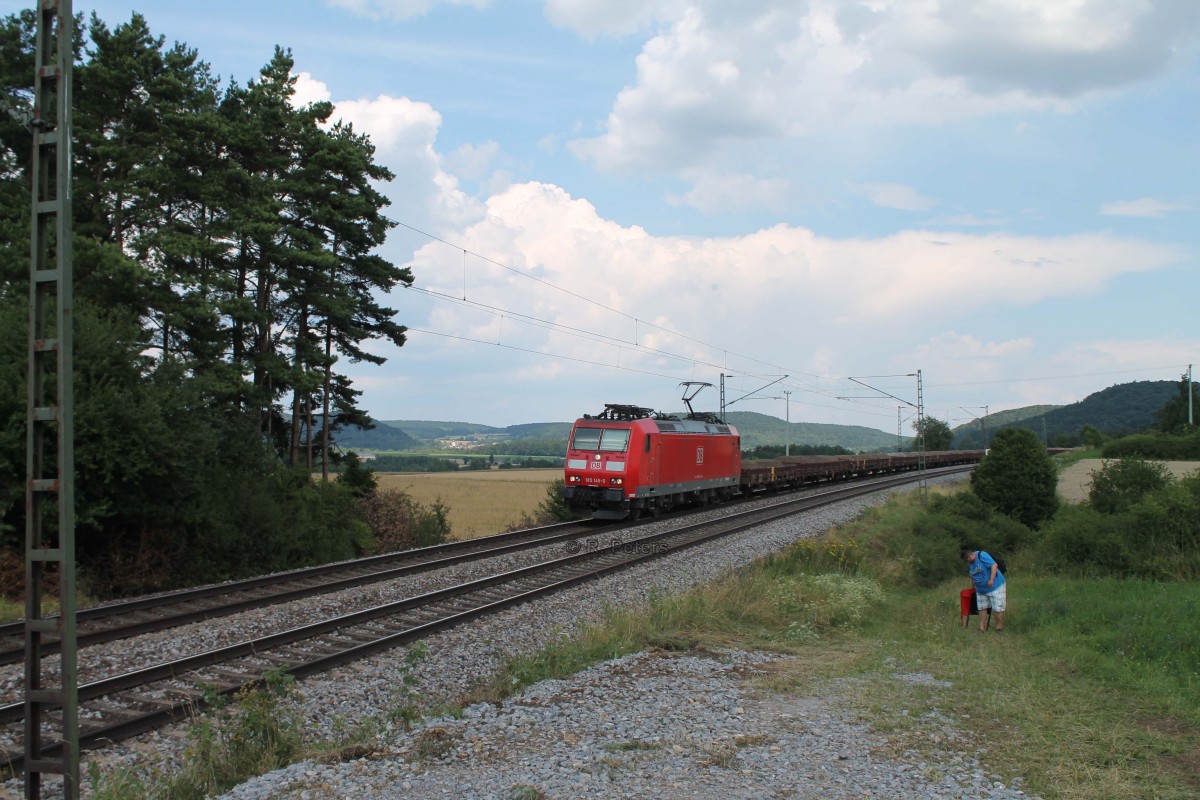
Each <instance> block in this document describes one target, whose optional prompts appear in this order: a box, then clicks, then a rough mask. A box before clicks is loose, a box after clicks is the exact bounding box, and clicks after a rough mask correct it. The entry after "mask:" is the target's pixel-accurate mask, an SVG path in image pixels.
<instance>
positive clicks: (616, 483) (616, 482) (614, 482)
mask: <svg viewBox="0 0 1200 800" xmlns="http://www.w3.org/2000/svg"><path fill="white" fill-rule="evenodd" d="M608 482H609V483H611V484H612V485H613V486H620V485H622V484H623V483H625V479H624V478H609V479H608Z"/></svg>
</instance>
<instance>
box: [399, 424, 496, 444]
mask: <svg viewBox="0 0 1200 800" xmlns="http://www.w3.org/2000/svg"><path fill="white" fill-rule="evenodd" d="M384 424H385V425H390V426H391V427H393V428H399V429H400V430H402V431H404V432H405V433H407V434H408V435H409V436H412V437H413V438H415V439H425V440H426V441H433V440H435V439H444V438H446V437H448V436H470V435H471V434H476V433H504V428H493V427H492V426H490V425H478V424H475V423H472V422H432V421H429V420H419V419H393V420H388V421H387V422H385V423H384Z"/></svg>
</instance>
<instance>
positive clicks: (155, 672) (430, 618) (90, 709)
mask: <svg viewBox="0 0 1200 800" xmlns="http://www.w3.org/2000/svg"><path fill="white" fill-rule="evenodd" d="M970 469H971V467H959V468H949V469H947V470H939V471H937V472H936V473H934V472H931V473H930V474H931V475H933V474H936V475H946V474H954V473H956V472H964V471H968V470H970ZM915 480H917V478H916V477H915V476H913V475H911V474H906V475H902V476H899V477H889V478H885V479H881V480H874V481H868V482H861V483H855V484H850V485H845V486H841V487H839V488H836V489H832V490H829V491H824V492H819V493H817V494H813V495H808V496H805V497H800V498H794V499H789V500H785V501H783V502H779V503H776V504H774V505H770V506H766V507H760V508H756V509H752V510H748V511H738V512H734V513H732V514H729V515H726V516H723V517H721V518H719V519H716V520H708V521H704V522H699V523H692V524H688V523H687V521H686V519H682V520H678V521H681V522H683V524H682V525H680V526H678V527H674V528H672V529H671V530H668V531H665V532H659V533H653V534H648V535H646V536H641V537H637V538H633V539H628V540H625V541H620V540H615V539H614V540H613V544H611V545H609V546H600V547H595V546H591V545H589V546H584V545H582V544H580V545H579V546H577V547H576V548H574V549H576V550H578V552H572V553H571V554H569V555H567V556H565V557H561V558H555V559H551V560H548V561H544V562H541V563H538V564H534V565H532V566H528V567H524V568H520V569H516V570H512V571H509V572H504V573H500V574H496V575H491V576H488V577H484V578H480V579H476V580H472V581H467V582H465V583H461V584H458V585H455V586H450V587H447V588H444V589H439V590H436V591H432V592H427V593H425V594H420V595H416V596H412V597H408V598H404V599H401V600H398V601H396V602H391V603H385V604H382V605H379V606H375V607H373V608H368V609H363V610H360V611H356V612H353V613H350V614H345V615H343V616H339V617H335V618H330V619H325V620H321V621H319V622H316V623H313V624H310V625H303V626H298V627H295V628H292V629H290V630H286V631H281V632H277V633H272V634H269V635H266V636H262V637H259V638H255V639H250V640H246V641H243V642H239V643H237V644H234V645H230V646H227V647H220V648H216V649H213V650H209V651H206V652H203V653H197V654H194V655H190V656H186V657H183V658H180V659H177V660H174V661H170V662H165V663H162V664H157V665H153V666H150V667H147V668H145V669H139V670H135V671H131V672H127V673H124V674H121V675H115V676H112V677H109V678H104V679H100V680H96V681H93V682H90V683H86V684H82V685H80V686H79V709H80V711H79V716H80V746H81V748H83V749H90V748H95V747H98V746H102V745H104V744H106V743H109V742H115V741H119V740H122V739H126V738H129V737H131V736H135V735H137V734H139V733H144V732H146V731H149V730H153V729H155V728H159V727H162V726H164V725H167V724H170V723H172V722H176V721H179V720H181V719H185V718H187V717H188V716H189V715H191V714H194V713H196V711H197V710H199V709H202V708H203V707H204V706H205V705H207V704H208V703H210V702H211V701H212V700H214V699H215V698H216V697H218V696H222V695H229V694H233V693H235V692H237V691H239V690H240V689H242V688H244V687H247V686H251V685H254V684H258V683H261V682H263V681H264V679H265V678H266V677H267V676H268V673H273V672H275V673H278V672H286V673H288V674H290V675H293V676H295V677H305V676H309V675H314V674H317V673H320V672H324V671H326V670H329V669H332V668H334V667H337V666H341V665H343V664H346V663H350V662H352V661H356V660H359V659H361V658H364V657H366V656H369V655H372V654H375V653H378V652H381V651H383V650H387V649H390V648H393V647H396V646H398V645H403V644H407V643H410V642H413V641H416V640H419V639H422V638H424V637H426V636H429V635H430V634H432V633H435V632H437V631H440V630H444V629H447V628H450V627H453V626H455V625H459V624H461V623H463V622H465V621H468V620H471V619H474V618H477V617H481V616H484V615H486V614H490V613H494V612H496V611H499V610H501V609H504V608H507V607H510V606H513V605H516V604H519V603H523V602H527V601H529V600H532V599H535V598H537V597H540V596H544V595H547V594H550V593H552V592H556V591H559V590H562V589H564V588H567V587H569V586H573V585H575V584H578V583H581V582H584V581H588V580H594V579H596V578H598V577H600V576H603V575H606V574H608V573H611V572H614V571H617V570H620V569H624V568H627V567H629V566H631V565H633V564H638V563H642V562H645V561H648V560H650V559H654V558H660V557H662V556H664V555H666V554H668V553H673V552H679V551H680V550H683V549H685V548H688V547H692V546H695V545H698V544H701V543H704V542H709V541H712V540H713V539H716V538H719V537H722V536H727V535H729V534H732V533H736V532H739V531H744V530H746V529H748V528H752V527H755V526H759V525H763V524H765V523H767V522H770V521H772V520H776V519H779V518H782V517H786V516H791V515H793V514H796V513H800V512H803V511H807V510H810V509H813V508H818V507H820V506H824V505H829V504H832V503H836V502H840V501H843V500H848V499H851V498H854V497H857V496H860V495H864V494H869V493H873V492H877V491H881V490H886V489H889V488H895V487H898V486H902V485H905V484H910V483H913V482H914V481H915ZM554 527H555V528H557V526H554ZM623 527H628V526H623ZM540 530H542V531H545V530H546V529H540ZM598 530H605V529H598V528H594V527H593V528H591V529H590V533H592V534H595V533H596V532H597V531H598ZM578 536H579V532H578V531H576V532H575V533H574V534H567V533H565V532H556V533H554V534H547V535H544V536H542V537H541V538H540V539H538V540H537V543H546V542H547V541H554V540H559V541H561V540H564V539H565V540H567V541H568V543H569V542H570V541H571V540H572V539H577V538H578ZM510 544H516V543H510ZM524 546H536V544H527V545H524ZM567 550H568V551H569V552H570V551H571V550H572V548H571V547H570V545H569V544H568V547H567ZM457 555H460V556H465V555H466V554H457ZM301 572H305V571H301ZM380 580H382V579H380ZM215 588H219V587H215ZM268 602H277V601H274V600H271V601H268ZM23 717H24V704H23V703H11V704H8V705H4V706H0V724H3V725H5V726H8V727H9V729H10V730H13V731H15V728H16V726H17V725H19V723H20V721H21V720H22V719H23ZM47 733H49V734H51V735H52V734H53V732H52V731H51V732H47ZM12 741H15V742H19V741H21V738H20V735H19V734H17V733H14V735H13V736H12ZM51 752H53V748H51ZM47 754H49V753H47ZM5 767H6V769H5ZM0 769H3V771H4V772H6V773H7V774H8V775H17V774H20V772H21V771H22V769H23V756H22V754H20V753H15V752H8V753H4V754H3V755H0Z"/></svg>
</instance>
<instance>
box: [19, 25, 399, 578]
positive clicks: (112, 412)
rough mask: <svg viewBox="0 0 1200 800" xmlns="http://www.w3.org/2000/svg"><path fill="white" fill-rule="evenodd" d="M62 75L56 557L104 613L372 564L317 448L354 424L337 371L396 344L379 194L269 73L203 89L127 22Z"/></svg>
mask: <svg viewBox="0 0 1200 800" xmlns="http://www.w3.org/2000/svg"><path fill="white" fill-rule="evenodd" d="M34 30H35V22H34V15H33V13H32V12H23V13H21V14H18V15H14V16H9V17H7V18H5V19H3V20H2V21H0V74H2V75H3V86H4V87H5V88H4V89H3V91H4V94H5V100H6V102H7V103H8V104H9V106H10V107H14V108H20V107H28V106H29V105H30V103H31V100H32V86H33V72H34V58H33V36H34ZM78 30H79V31H80V33H79V40H78V42H77V45H76V62H77V64H76V68H75V72H74V82H75V86H74V100H75V110H74V137H73V138H74V142H73V156H74V184H73V208H74V220H73V221H74V232H75V238H74V242H73V245H74V253H75V259H74V267H75V297H76V308H75V320H76V325H77V330H76V339H75V341H76V352H75V370H76V374H75V397H76V399H75V425H76V441H75V458H76V476H77V478H76V486H75V490H76V503H77V519H78V523H77V524H78V538H77V540H78V543H79V544H78V558H79V562H80V567H81V574H82V575H83V576H84V577H85V579H86V580H88V581H90V585H91V586H92V587H93V589H94V590H96V591H98V592H100V593H103V594H111V593H125V592H132V591H140V590H144V589H154V588H165V587H168V586H174V585H179V584H181V583H191V582H196V581H211V580H221V579H225V578H232V577H238V576H240V575H244V574H246V573H249V572H259V571H264V570H270V569H280V568H288V567H294V566H299V565H301V564H304V563H312V562H315V561H324V560H332V559H337V558H346V557H350V556H352V555H354V554H356V553H358V552H362V551H364V550H366V549H369V548H370V547H371V546H372V535H371V531H370V529H369V527H368V526H367V525H366V524H365V522H363V521H362V519H361V517H360V516H359V515H357V514H355V513H354V511H353V508H352V495H351V494H350V493H348V492H347V491H345V487H339V486H337V485H314V484H313V483H312V482H311V481H310V480H309V478H308V474H309V471H310V470H312V469H314V468H315V467H317V466H318V465H324V464H325V463H327V460H328V459H329V458H330V447H329V437H330V436H331V435H332V434H334V433H335V432H336V431H337V430H339V429H341V428H345V427H347V426H354V425H359V424H363V423H366V422H367V416H366V411H365V410H364V409H362V408H360V407H359V405H358V402H359V397H360V394H361V392H360V391H359V390H357V389H355V388H354V386H353V384H352V382H351V381H350V380H349V379H348V378H347V377H346V376H345V375H343V374H340V373H339V371H338V368H337V366H338V362H339V360H340V359H344V358H348V359H351V360H355V361H358V360H361V361H366V362H370V363H380V362H382V361H383V359H382V358H381V357H379V356H377V355H376V354H374V353H373V352H371V351H370V350H368V349H366V348H365V344H366V342H367V341H368V340H371V339H383V340H386V341H390V342H392V343H393V344H395V345H402V344H403V343H404V338H405V328H404V327H403V326H402V325H400V324H398V323H397V322H396V321H395V320H394V319H393V317H394V316H395V311H393V310H392V309H389V308H386V307H384V306H383V305H381V304H380V303H379V301H378V300H377V299H376V298H377V297H379V296H383V295H385V294H386V293H387V292H388V291H389V290H391V289H393V288H394V287H397V286H401V285H405V284H408V283H411V281H412V279H413V278H412V275H411V273H410V272H409V271H408V270H407V269H402V268H398V267H396V266H394V265H393V264H391V263H389V262H388V261H387V260H385V259H384V258H382V257H380V256H379V255H378V254H377V252H376V251H377V248H378V247H379V245H380V244H382V243H383V241H384V239H385V236H386V235H387V232H388V230H389V229H390V228H391V227H392V226H393V224H394V223H392V222H391V221H389V220H388V219H387V218H386V217H385V216H384V214H383V210H384V207H385V206H386V205H387V200H386V198H384V197H383V195H382V194H380V193H379V191H378V190H377V189H376V188H375V187H376V186H377V185H378V184H379V183H380V182H384V181H388V180H390V179H391V178H392V177H393V176H392V175H391V173H390V172H389V171H388V170H387V169H386V168H384V167H383V166H381V165H379V164H377V163H376V162H375V160H374V147H373V146H372V144H371V142H370V141H369V140H368V138H367V137H366V136H365V135H362V134H360V133H358V132H357V131H355V130H354V129H353V127H352V126H350V125H347V124H343V123H341V122H337V121H333V120H332V119H331V115H332V112H333V107H332V105H331V104H329V103H314V104H310V105H306V106H302V107H297V106H296V105H295V103H294V92H295V78H294V77H293V76H292V74H291V70H292V66H293V64H292V59H291V57H290V54H289V53H288V51H286V50H282V49H278V48H277V49H276V51H275V53H274V55H273V56H272V57H271V59H270V60H269V62H268V63H267V64H266V65H265V66H264V67H263V68H262V70H261V72H260V74H259V75H258V76H257V77H255V78H253V79H252V80H249V81H247V82H245V83H240V82H237V81H233V80H230V81H228V82H225V83H221V82H219V80H218V79H217V78H216V77H215V76H214V75H213V73H212V71H211V69H210V67H209V65H208V64H206V63H205V62H204V61H202V60H201V59H200V58H199V56H198V54H197V53H196V51H195V50H192V49H189V48H188V47H186V46H185V45H182V44H175V45H173V46H170V47H168V46H166V45H165V42H164V40H163V38H162V37H156V36H154V35H153V34H152V33H151V31H150V29H149V27H148V25H147V23H146V21H145V19H144V18H142V17H141V16H140V15H137V14H135V15H133V17H132V18H131V20H130V21H129V22H128V23H124V24H121V25H118V26H116V27H115V28H110V27H108V26H107V25H106V24H105V23H104V22H102V21H100V20H99V19H98V18H97V17H95V16H94V15H93V17H92V18H91V20H90V22H88V23H87V24H86V25H84V24H82V20H80V25H79V27H78ZM31 152H32V140H31V135H30V133H29V131H28V130H26V129H25V128H24V127H22V125H21V124H19V123H18V122H16V121H15V120H14V119H12V118H10V117H9V115H0V232H2V234H3V235H0V256H2V257H0V354H2V357H0V543H2V544H3V545H4V546H6V547H9V548H14V549H17V550H20V549H22V548H23V541H22V536H23V528H24V520H23V514H24V472H25V435H24V427H25V413H26V411H25V383H26V375H25V361H26V356H25V352H26V335H27V320H28V316H29V311H28V302H29V300H28V297H29V267H28V264H29V236H30V230H29V219H30V184H29V166H30V160H31Z"/></svg>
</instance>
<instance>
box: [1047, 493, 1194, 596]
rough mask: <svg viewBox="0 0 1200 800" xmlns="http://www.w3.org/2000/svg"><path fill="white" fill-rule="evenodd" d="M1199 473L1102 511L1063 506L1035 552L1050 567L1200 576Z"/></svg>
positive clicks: (1162, 577)
mask: <svg viewBox="0 0 1200 800" xmlns="http://www.w3.org/2000/svg"><path fill="white" fill-rule="evenodd" d="M1197 508H1200V476H1192V477H1188V478H1186V479H1184V480H1182V481H1172V482H1170V483H1168V484H1167V485H1166V486H1165V487H1163V488H1161V489H1159V490H1157V491H1153V492H1148V493H1147V494H1145V495H1144V496H1142V497H1140V498H1138V499H1137V500H1136V501H1134V502H1131V503H1129V504H1128V506H1127V507H1124V508H1121V509H1119V510H1116V511H1113V512H1110V513H1104V512H1102V511H1100V510H1099V509H1097V508H1095V507H1094V506H1092V505H1087V504H1085V505H1081V506H1064V507H1063V508H1062V509H1061V510H1060V511H1059V513H1058V515H1057V516H1056V517H1055V518H1054V520H1053V521H1051V522H1050V523H1049V524H1048V525H1046V526H1045V527H1044V529H1043V531H1042V534H1043V536H1042V540H1041V543H1040V544H1039V545H1038V556H1039V558H1040V560H1041V561H1042V562H1043V563H1044V564H1045V566H1046V567H1048V568H1050V569H1052V570H1059V571H1069V572H1081V573H1085V574H1100V575H1112V576H1114V577H1143V578H1153V579H1155V580H1196V579H1198V578H1200V515H1198V514H1197V513H1196V510H1197Z"/></svg>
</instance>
